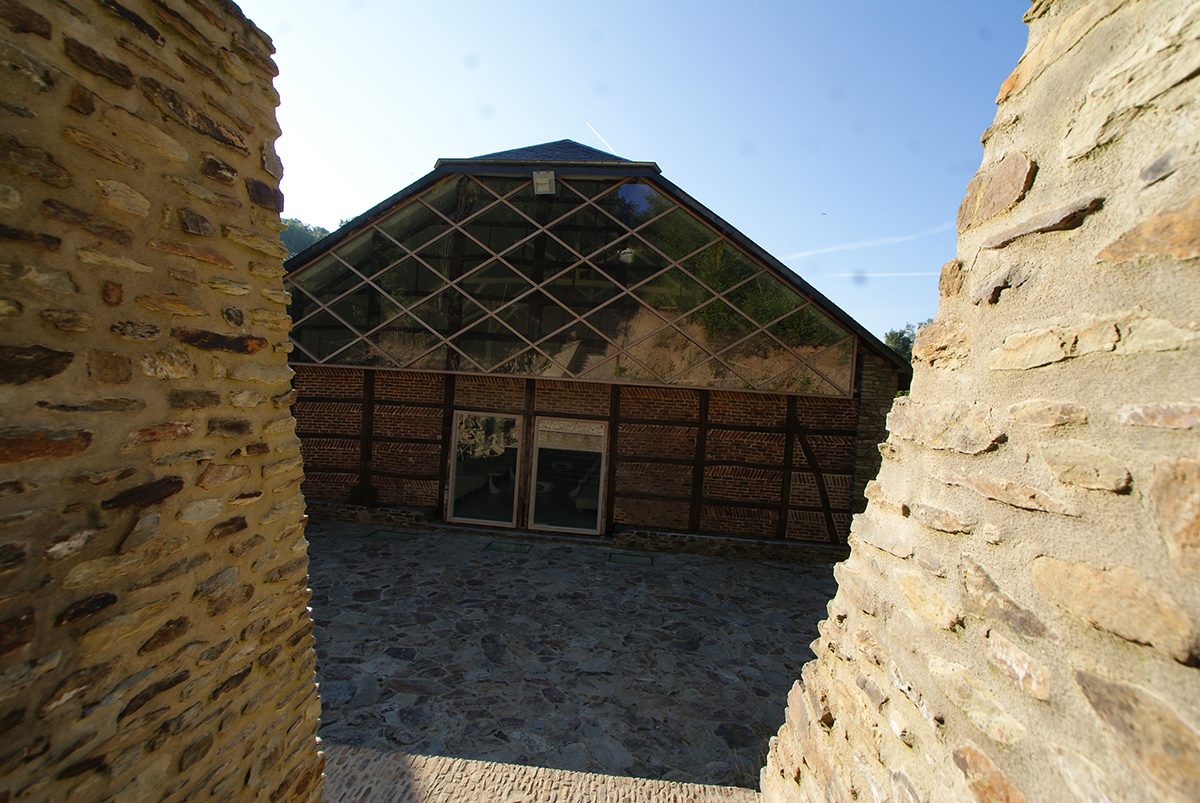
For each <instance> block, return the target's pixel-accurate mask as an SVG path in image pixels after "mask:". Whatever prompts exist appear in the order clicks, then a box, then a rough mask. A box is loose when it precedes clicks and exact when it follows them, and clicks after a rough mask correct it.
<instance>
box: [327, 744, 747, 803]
mask: <svg viewBox="0 0 1200 803" xmlns="http://www.w3.org/2000/svg"><path fill="white" fill-rule="evenodd" d="M323 749H324V750H325V775H326V779H325V801H326V803H464V802H467V801H474V802H476V803H500V801H519V800H520V801H534V800H553V801H556V802H557V803H666V802H667V801H680V802H681V803H682V802H683V801H687V803H753V802H754V801H757V800H758V794H757V793H756V792H754V791H753V790H752V789H736V788H730V787H721V786H713V785H704V784H696V783H686V782H680V781H664V780H653V779H644V778H623V777H616V776H613V775H606V774H600V773H587V772H575V771H570V770H562V769H546V768H541V767H526V766H520V765H516V764H511V763H499V762H493V761H479V760H471V759H463V758H448V757H442V756H436V755H405V754H403V753H399V752H395V751H391V750H387V749H376V748H371V747H355V746H347V745H337V744H334V745H330V744H329V743H328V742H326V744H325V746H324V748H323Z"/></svg>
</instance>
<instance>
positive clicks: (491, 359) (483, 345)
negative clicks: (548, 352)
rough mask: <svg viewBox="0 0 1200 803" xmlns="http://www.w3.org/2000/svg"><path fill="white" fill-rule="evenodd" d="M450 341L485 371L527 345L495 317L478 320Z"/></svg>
mask: <svg viewBox="0 0 1200 803" xmlns="http://www.w3.org/2000/svg"><path fill="white" fill-rule="evenodd" d="M450 342H451V344H452V345H453V346H454V347H455V348H457V349H458V350H459V351H461V352H462V353H463V354H465V355H467V356H468V357H470V358H471V359H472V360H474V361H475V362H477V363H479V364H480V365H481V366H483V370H485V371H488V370H491V368H492V367H493V366H495V365H496V364H497V363H501V362H504V361H505V360H507V359H508V358H509V357H511V356H513V355H514V354H516V353H517V352H518V351H520V350H521V349H523V348H526V346H527V344H526V343H525V341H523V340H521V339H520V338H519V337H517V336H516V335H515V334H514V333H513V331H512V330H511V329H509V328H508V327H507V326H505V325H504V324H502V323H500V321H498V320H496V319H495V318H487V319H485V320H482V321H480V322H479V323H477V324H475V325H474V326H472V327H471V328H470V329H468V330H467V331H465V332H463V333H462V334H461V335H459V336H458V337H456V338H454V340H452V341H450Z"/></svg>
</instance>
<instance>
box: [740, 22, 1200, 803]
mask: <svg viewBox="0 0 1200 803" xmlns="http://www.w3.org/2000/svg"><path fill="white" fill-rule="evenodd" d="M1025 19H1026V21H1027V22H1028V24H1029V29H1030V39H1029V46H1028V48H1027V50H1026V52H1025V55H1024V56H1023V57H1022V58H1021V60H1020V62H1019V63H1018V65H1017V67H1016V69H1015V70H1014V72H1013V73H1012V75H1011V76H1010V77H1009V78H1008V80H1006V81H1005V82H1004V84H1003V86H1002V87H1001V88H1000V95H999V98H998V104H999V110H998V113H997V116H996V122H995V124H994V125H993V126H992V127H991V128H989V129H988V130H987V131H986V132H985V133H984V135H983V144H984V158H983V163H982V165H981V167H980V169H979V172H978V173H977V174H976V176H975V177H974V178H973V179H972V180H971V182H970V184H969V185H968V186H967V193H966V198H965V199H964V201H963V204H962V206H961V208H960V209H959V217H958V228H959V232H960V236H959V241H958V251H957V258H956V259H955V260H953V261H951V262H950V263H949V264H947V265H946V266H945V268H944V269H943V273H942V280H941V299H940V304H939V309H938V314H937V317H936V319H935V321H934V323H933V324H932V325H930V326H928V327H925V328H924V329H922V330H921V332H920V333H919V335H918V337H917V342H916V347H915V350H914V355H915V364H916V374H915V377H914V381H913V386H912V395H911V396H910V397H909V398H907V399H903V400H900V401H898V402H897V403H896V404H895V406H894V407H893V410H892V412H891V414H890V417H889V429H890V430H891V435H890V438H889V440H888V441H887V443H886V444H884V445H883V446H882V447H881V449H882V453H883V455H884V457H885V460H884V462H883V466H882V468H881V470H880V472H879V476H878V478H877V480H876V481H875V482H873V483H872V484H871V485H870V486H869V488H868V497H869V498H870V500H871V501H870V503H869V505H868V508H867V510H866V512H865V513H863V514H860V515H858V516H857V517H856V518H855V520H854V524H853V528H852V532H853V537H852V539H851V545H852V552H851V557H850V558H849V560H847V561H846V562H845V563H843V564H841V565H839V566H838V568H837V572H836V574H837V577H838V579H839V590H838V594H837V596H836V598H835V599H834V600H833V601H832V602H831V603H830V605H829V618H828V619H827V620H826V621H825V622H823V623H822V625H821V632H822V636H821V638H820V639H819V640H818V641H817V642H815V643H814V649H815V650H816V652H817V654H818V658H817V660H815V661H813V662H811V663H809V664H808V665H807V666H805V667H804V669H803V672H802V679H801V680H800V681H799V682H798V683H797V684H796V685H795V686H794V687H793V689H792V692H791V693H790V695H789V697H788V705H787V709H786V723H785V724H784V725H783V727H782V728H781V729H780V731H779V734H778V736H777V737H776V738H775V739H773V740H772V743H771V751H770V757H769V762H768V766H767V767H766V768H765V769H764V771H763V773H762V779H761V780H762V789H763V792H764V799H765V800H767V801H773V802H774V801H795V800H811V801H816V800H828V801H850V800H855V799H857V800H859V801H862V800H873V801H884V800H891V801H894V802H895V803H902V802H903V803H908V802H909V801H1008V802H1009V803H1017V802H1018V801H1071V800H1079V801H1085V803H1102V802H1103V801H1118V800H1122V801H1152V800H1170V801H1183V800H1192V801H1194V800H1197V799H1200V668H1198V665H1200V582H1198V581H1197V580H1198V573H1200V316H1198V311H1200V274H1198V273H1197V270H1198V267H1200V261H1198V259H1200V195H1198V194H1197V192H1198V190H1197V188H1198V187H1200V159H1198V156H1200V154H1198V153H1197V150H1198V146H1197V142H1198V141H1197V136H1196V132H1197V130H1200V128H1198V126H1200V109H1198V107H1197V96H1198V94H1200V80H1198V79H1196V78H1194V77H1193V76H1196V75H1197V74H1198V73H1200V4H1198V3H1196V2H1194V1H1191V2H1185V1H1184V0H1156V2H1140V3H1139V2H1120V0H1091V2H1086V0H1060V1H1056V0H1036V2H1034V3H1033V5H1032V6H1031V7H1030V9H1029V11H1028V12H1027V13H1026V15H1025Z"/></svg>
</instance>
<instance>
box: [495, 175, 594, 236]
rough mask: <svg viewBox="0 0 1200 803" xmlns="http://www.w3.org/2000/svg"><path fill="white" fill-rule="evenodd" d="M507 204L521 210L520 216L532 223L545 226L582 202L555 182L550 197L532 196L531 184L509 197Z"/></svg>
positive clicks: (560, 183) (558, 182) (559, 182)
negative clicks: (522, 215)
mask: <svg viewBox="0 0 1200 803" xmlns="http://www.w3.org/2000/svg"><path fill="white" fill-rule="evenodd" d="M508 202H509V203H510V204H512V205H513V206H515V207H516V208H517V209H519V210H521V212H522V214H524V215H525V216H526V217H528V218H529V219H530V220H532V221H533V222H534V223H537V224H538V225H539V226H545V225H546V224H548V223H553V222H554V221H556V220H558V219H559V218H560V217H562V216H563V215H565V214H567V213H568V212H570V211H571V210H572V209H574V208H575V207H577V206H579V205H580V204H581V203H583V202H584V201H583V199H582V198H580V197H579V196H578V195H576V194H575V193H574V192H573V191H571V190H570V189H568V188H567V187H566V186H565V185H564V184H563V183H562V182H561V181H556V182H554V194H552V195H534V194H533V184H532V182H531V183H530V184H529V186H527V187H523V188H521V189H519V190H517V191H516V192H514V193H513V194H512V195H510V196H509V197H508Z"/></svg>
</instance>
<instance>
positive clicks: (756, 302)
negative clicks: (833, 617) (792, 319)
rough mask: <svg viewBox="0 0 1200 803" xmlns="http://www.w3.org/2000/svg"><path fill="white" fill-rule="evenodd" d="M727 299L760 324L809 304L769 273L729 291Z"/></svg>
mask: <svg viewBox="0 0 1200 803" xmlns="http://www.w3.org/2000/svg"><path fill="white" fill-rule="evenodd" d="M725 298H726V300H727V301H729V303H731V304H733V305H734V306H735V307H737V308H738V309H739V310H741V311H742V312H744V313H745V314H746V315H748V316H750V317H751V318H752V319H754V320H755V321H757V322H758V323H760V324H767V323H770V322H771V321H773V320H775V319H777V318H782V317H783V316H784V315H787V314H788V313H789V312H791V311H792V310H796V309H799V308H800V307H803V306H804V305H805V304H807V303H808V300H807V299H805V298H804V296H802V295H800V294H799V293H797V292H796V291H795V290H793V289H792V288H790V287H788V286H787V285H785V284H784V283H783V282H781V281H779V280H778V279H776V278H775V277H774V276H771V275H770V274H767V273H762V274H759V275H758V277H756V278H754V279H751V280H750V281H748V282H746V283H745V284H743V285H742V286H741V287H739V288H737V289H736V290H731V291H729V293H728V294H727V295H726V296H725Z"/></svg>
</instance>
